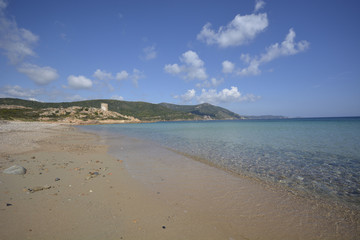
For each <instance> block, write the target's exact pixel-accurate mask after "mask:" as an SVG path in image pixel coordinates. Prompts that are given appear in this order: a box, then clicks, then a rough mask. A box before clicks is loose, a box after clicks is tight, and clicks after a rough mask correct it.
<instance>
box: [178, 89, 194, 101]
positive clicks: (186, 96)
mask: <svg viewBox="0 0 360 240" xmlns="http://www.w3.org/2000/svg"><path fill="white" fill-rule="evenodd" d="M195 94H196V91H195V89H190V90H187V91H186V93H184V94H183V95H180V96H175V97H174V98H178V99H181V101H183V102H191V101H192V100H193V99H194V97H195Z"/></svg>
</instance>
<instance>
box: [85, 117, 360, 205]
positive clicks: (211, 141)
mask: <svg viewBox="0 0 360 240" xmlns="http://www.w3.org/2000/svg"><path fill="white" fill-rule="evenodd" d="M82 128H83V129H85V130H90V131H95V132H98V133H100V134H105V135H109V134H111V135H112V136H114V134H115V136H116V135H119V137H120V136H121V135H123V136H124V135H125V136H129V137H134V138H139V139H145V140H151V141H155V142H156V143H158V144H161V145H163V146H165V147H169V148H171V149H174V150H177V151H180V152H183V153H187V154H191V155H193V156H196V157H201V158H203V159H206V160H207V161H209V162H211V163H213V164H215V165H217V166H219V167H222V168H226V169H229V170H231V171H233V172H237V173H241V174H245V175H248V176H251V177H255V178H257V179H260V180H263V181H267V182H272V183H275V184H278V185H282V186H285V187H286V188H288V189H291V190H293V191H295V192H299V193H303V194H309V195H311V196H314V197H316V198H326V199H331V200H334V201H337V202H342V203H346V204H348V205H351V206H352V207H355V208H360V118H319V119H283V120H240V121H198V122H159V123H143V124H113V125H97V126H85V127H82Z"/></svg>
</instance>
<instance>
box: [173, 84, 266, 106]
mask: <svg viewBox="0 0 360 240" xmlns="http://www.w3.org/2000/svg"><path fill="white" fill-rule="evenodd" d="M174 98H176V99H180V100H181V101H183V102H191V101H193V100H196V101H197V102H198V103H213V104H219V103H233V102H243V101H256V100H257V99H259V98H260V97H258V96H255V95H253V94H246V95H243V94H241V93H240V92H239V90H238V88H237V87H231V88H230V89H227V88H224V89H223V90H221V91H219V92H218V91H217V90H216V89H208V90H206V89H202V90H201V94H200V95H196V91H195V90H194V89H190V90H187V91H186V93H184V94H183V95H180V96H174Z"/></svg>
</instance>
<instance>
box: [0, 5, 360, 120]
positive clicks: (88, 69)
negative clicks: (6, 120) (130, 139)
mask: <svg viewBox="0 0 360 240" xmlns="http://www.w3.org/2000/svg"><path fill="white" fill-rule="evenodd" d="M359 12H360V1H357V0H318V1H311V0H276V1H269V0H237V1H232V0H221V1H214V0H208V1H194V0H191V1H188V0H182V1H171V0H168V1H165V0H164V1H139V0H106V1H104V0H77V1H73V0H61V1H60V0H51V1H49V0H0V97H14V98H21V99H30V100H36V101H44V102H63V101H79V100H89V99H118V100H125V101H146V102H151V103H161V102H168V103H175V104H192V105H194V104H200V103H204V102H207V103H211V104H214V105H217V106H221V107H225V108H227V109H229V110H232V111H234V112H236V113H238V114H241V115H283V116H288V117H330V116H360V58H359V56H360V26H359V24H360V14H359Z"/></svg>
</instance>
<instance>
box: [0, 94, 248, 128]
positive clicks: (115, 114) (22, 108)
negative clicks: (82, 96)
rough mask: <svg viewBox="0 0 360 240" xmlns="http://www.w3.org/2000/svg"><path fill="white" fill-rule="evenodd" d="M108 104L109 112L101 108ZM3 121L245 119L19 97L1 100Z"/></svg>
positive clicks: (223, 113)
mask: <svg viewBox="0 0 360 240" xmlns="http://www.w3.org/2000/svg"><path fill="white" fill-rule="evenodd" d="M101 103H107V104H108V106H109V107H108V108H109V109H108V110H109V111H106V112H105V111H103V110H101V109H100V106H101ZM0 119H4V120H27V121H72V122H76V121H92V122H94V121H98V122H101V121H103V120H114V121H115V120H118V121H125V122H134V121H135V122H136V121H173V120H224V119H243V117H241V116H240V115H238V114H236V113H233V112H231V111H229V110H227V109H224V108H221V107H217V106H213V105H211V104H207V103H204V104H200V105H175V104H169V103H161V104H152V103H147V102H128V101H119V100H105V99H98V100H88V101H77V102H60V103H45V102H37V101H29V100H22V99H16V98H0Z"/></svg>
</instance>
